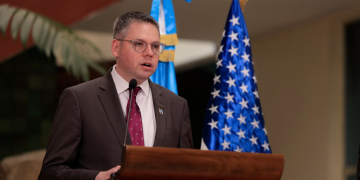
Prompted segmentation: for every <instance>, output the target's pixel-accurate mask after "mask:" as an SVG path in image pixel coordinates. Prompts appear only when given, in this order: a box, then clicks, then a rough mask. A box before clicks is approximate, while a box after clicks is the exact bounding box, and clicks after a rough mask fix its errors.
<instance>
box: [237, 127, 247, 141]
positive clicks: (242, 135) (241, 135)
mask: <svg viewBox="0 0 360 180" xmlns="http://www.w3.org/2000/svg"><path fill="white" fill-rule="evenodd" d="M245 133H246V131H242V130H241V129H240V132H238V133H236V134H237V135H239V140H240V139H241V138H244V139H246V138H245Z"/></svg>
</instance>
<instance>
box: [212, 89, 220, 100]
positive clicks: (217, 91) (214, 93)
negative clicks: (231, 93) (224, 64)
mask: <svg viewBox="0 0 360 180" xmlns="http://www.w3.org/2000/svg"><path fill="white" fill-rule="evenodd" d="M219 93H220V90H216V89H215V88H214V91H213V92H212V93H211V94H212V95H213V99H215V98H216V97H220V95H219Z"/></svg>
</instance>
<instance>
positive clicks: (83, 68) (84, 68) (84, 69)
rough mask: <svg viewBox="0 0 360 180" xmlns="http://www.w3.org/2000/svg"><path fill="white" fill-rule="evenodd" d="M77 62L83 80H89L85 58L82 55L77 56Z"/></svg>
mask: <svg viewBox="0 0 360 180" xmlns="http://www.w3.org/2000/svg"><path fill="white" fill-rule="evenodd" d="M78 61H79V64H80V68H81V76H82V78H83V80H84V81H89V80H90V77H89V69H88V66H87V64H86V60H85V59H84V58H83V57H82V56H79V59H78Z"/></svg>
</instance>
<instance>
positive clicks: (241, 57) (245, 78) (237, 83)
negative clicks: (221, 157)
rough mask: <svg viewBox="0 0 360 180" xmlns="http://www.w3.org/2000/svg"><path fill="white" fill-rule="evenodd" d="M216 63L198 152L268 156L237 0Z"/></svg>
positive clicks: (247, 39) (244, 28)
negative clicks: (255, 153) (208, 151)
mask: <svg viewBox="0 0 360 180" xmlns="http://www.w3.org/2000/svg"><path fill="white" fill-rule="evenodd" d="M222 37H223V38H222V41H221V46H220V49H219V55H218V59H217V62H216V72H215V77H214V84H213V88H212V92H211V96H210V100H209V103H208V107H207V109H206V116H205V123H204V128H203V140H202V145H201V149H209V150H223V151H236V152H259V153H271V149H270V145H269V141H268V138H267V132H266V129H265V124H264V118H263V115H262V111H261V106H260V99H259V93H258V89H257V85H256V83H257V82H256V77H255V73H254V68H253V61H252V56H251V46H250V39H249V34H248V32H247V29H246V25H245V20H244V17H243V14H242V11H241V7H240V4H239V0H233V2H232V5H231V8H230V12H229V15H228V18H227V20H226V25H225V30H224V31H223V34H222Z"/></svg>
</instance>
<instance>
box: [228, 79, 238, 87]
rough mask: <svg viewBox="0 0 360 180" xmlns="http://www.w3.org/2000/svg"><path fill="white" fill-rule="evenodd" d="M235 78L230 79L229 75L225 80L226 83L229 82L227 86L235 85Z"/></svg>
mask: <svg viewBox="0 0 360 180" xmlns="http://www.w3.org/2000/svg"><path fill="white" fill-rule="evenodd" d="M235 80H236V79H232V78H231V77H229V80H228V81H226V83H228V84H229V88H231V86H235Z"/></svg>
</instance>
